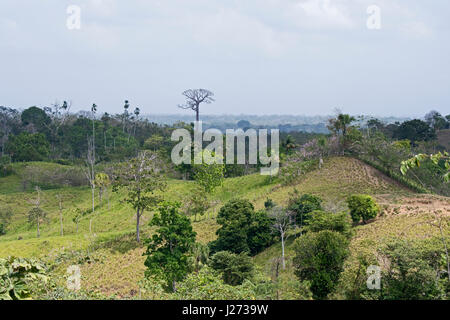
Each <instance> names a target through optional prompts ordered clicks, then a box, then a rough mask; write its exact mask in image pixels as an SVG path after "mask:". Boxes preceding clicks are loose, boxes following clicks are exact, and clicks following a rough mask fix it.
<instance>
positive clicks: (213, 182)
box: [194, 152, 225, 194]
mask: <svg viewBox="0 0 450 320" xmlns="http://www.w3.org/2000/svg"><path fill="white" fill-rule="evenodd" d="M202 156H203V157H206V152H203V153H202ZM210 156H212V157H214V154H211V155H210ZM224 172H225V166H224V165H223V164H215V163H213V164H208V163H207V162H206V161H205V159H204V158H203V161H202V164H196V165H194V180H195V182H196V184H197V185H198V186H199V187H200V189H201V192H206V193H208V194H210V193H212V192H214V190H215V189H216V188H217V187H220V186H221V185H222V184H223V179H224Z"/></svg>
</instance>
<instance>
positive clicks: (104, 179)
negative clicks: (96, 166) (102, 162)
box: [94, 172, 111, 203]
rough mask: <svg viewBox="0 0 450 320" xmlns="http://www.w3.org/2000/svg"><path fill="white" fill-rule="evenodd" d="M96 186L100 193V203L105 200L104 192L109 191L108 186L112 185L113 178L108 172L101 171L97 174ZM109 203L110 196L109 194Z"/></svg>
mask: <svg viewBox="0 0 450 320" xmlns="http://www.w3.org/2000/svg"><path fill="white" fill-rule="evenodd" d="M94 183H95V186H96V187H97V188H98V195H99V197H100V203H102V201H103V194H104V193H106V194H107V192H108V187H109V186H110V185H111V179H110V178H109V176H108V175H107V174H106V173H103V172H100V173H97V174H96V175H95V180H94ZM107 196H108V195H107ZM108 203H109V196H108Z"/></svg>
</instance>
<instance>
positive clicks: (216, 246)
mask: <svg viewBox="0 0 450 320" xmlns="http://www.w3.org/2000/svg"><path fill="white" fill-rule="evenodd" d="M217 223H218V224H220V225H221V227H220V228H219V229H218V230H217V232H216V234H217V236H218V237H217V240H215V241H213V242H211V243H210V244H209V246H210V248H211V252H212V253H215V252H219V251H230V252H233V253H237V254H239V253H242V252H247V253H250V254H256V253H258V252H260V251H261V250H262V249H264V248H265V247H267V246H269V245H270V244H271V243H272V242H273V235H272V234H271V232H270V225H271V219H270V218H269V217H268V215H267V213H266V212H264V211H260V212H255V211H254V207H253V205H252V204H251V202H249V201H248V200H243V199H234V200H230V201H228V202H227V203H226V204H225V205H224V206H223V207H222V208H220V210H219V213H218V215H217Z"/></svg>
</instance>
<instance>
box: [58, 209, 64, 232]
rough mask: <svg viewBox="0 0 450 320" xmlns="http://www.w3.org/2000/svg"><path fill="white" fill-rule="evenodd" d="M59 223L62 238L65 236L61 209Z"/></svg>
mask: <svg viewBox="0 0 450 320" xmlns="http://www.w3.org/2000/svg"><path fill="white" fill-rule="evenodd" d="M59 222H60V224H61V236H64V227H63V217H62V210H61V209H59Z"/></svg>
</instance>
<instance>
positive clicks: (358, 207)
mask: <svg viewBox="0 0 450 320" xmlns="http://www.w3.org/2000/svg"><path fill="white" fill-rule="evenodd" d="M347 205H348V207H349V209H350V215H351V217H352V220H353V222H355V223H358V222H359V221H360V220H361V219H362V221H363V222H364V223H367V221H368V220H370V219H373V218H375V217H376V216H377V214H378V213H379V212H380V207H379V206H378V204H377V203H376V202H375V200H374V199H373V198H372V197H371V196H369V195H365V194H355V195H351V196H350V197H348V198H347Z"/></svg>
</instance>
